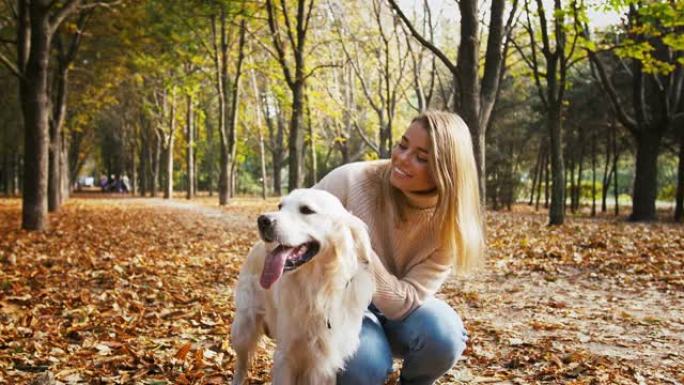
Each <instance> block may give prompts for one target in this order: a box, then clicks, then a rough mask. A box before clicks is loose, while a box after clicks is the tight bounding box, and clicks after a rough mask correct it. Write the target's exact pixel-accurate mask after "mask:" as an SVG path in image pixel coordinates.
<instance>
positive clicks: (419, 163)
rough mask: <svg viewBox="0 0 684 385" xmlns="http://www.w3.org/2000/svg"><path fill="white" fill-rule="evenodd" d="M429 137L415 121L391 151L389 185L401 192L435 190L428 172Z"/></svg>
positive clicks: (432, 179)
mask: <svg viewBox="0 0 684 385" xmlns="http://www.w3.org/2000/svg"><path fill="white" fill-rule="evenodd" d="M429 149H430V137H429V136H428V132H427V130H426V129H425V128H424V127H423V125H422V124H421V123H420V122H418V121H415V122H413V123H411V125H410V126H409V128H408V129H407V130H406V132H405V133H404V135H402V137H401V140H400V141H399V143H398V144H397V145H396V146H394V149H393V150H392V172H391V173H390V183H391V184H392V186H394V187H396V188H398V189H399V190H401V191H402V192H405V193H408V192H427V191H430V190H433V189H434V188H435V180H434V178H433V176H432V173H431V172H430V166H429V163H428V162H429V159H430V150H429Z"/></svg>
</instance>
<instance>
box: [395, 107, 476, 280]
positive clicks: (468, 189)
mask: <svg viewBox="0 0 684 385" xmlns="http://www.w3.org/2000/svg"><path fill="white" fill-rule="evenodd" d="M414 122H418V123H420V124H421V126H423V128H425V130H426V131H427V132H428V136H429V138H430V157H429V163H428V164H429V167H430V172H431V173H432V176H433V178H434V181H435V185H436V188H437V194H438V199H437V206H436V207H435V211H434V214H433V218H434V221H433V223H434V226H435V229H434V230H435V232H436V233H437V234H439V240H440V244H441V247H442V248H445V249H446V250H447V251H448V252H449V253H450V254H451V255H452V258H451V260H452V263H453V266H454V271H455V272H456V273H463V272H467V271H470V270H472V269H474V268H476V267H478V266H480V265H481V263H482V260H483V254H484V249H485V240H484V230H483V223H482V212H481V208H480V190H479V186H478V176H477V166H476V164H475V156H474V154H473V144H472V139H471V136H470V131H469V130H468V126H467V125H466V124H465V122H464V121H463V119H461V117H460V116H458V115H456V114H453V113H449V112H444V111H425V112H423V113H422V114H420V115H418V116H416V117H415V118H413V120H412V121H411V123H414ZM386 181H387V183H389V180H388V179H386ZM391 190H394V189H391ZM391 195H393V198H395V199H396V192H395V193H394V194H391Z"/></svg>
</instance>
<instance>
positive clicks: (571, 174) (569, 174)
mask: <svg viewBox="0 0 684 385" xmlns="http://www.w3.org/2000/svg"><path fill="white" fill-rule="evenodd" d="M568 179H570V186H568ZM564 185H565V186H566V189H565V193H566V194H567V195H566V197H567V196H568V195H570V211H571V212H572V213H573V214H574V213H575V187H576V186H575V159H574V158H573V157H571V156H569V157H568V167H567V168H566V169H565V182H564ZM566 201H567V198H565V199H564V200H563V203H565V202H566ZM566 208H567V207H563V210H564V211H565V210H566Z"/></svg>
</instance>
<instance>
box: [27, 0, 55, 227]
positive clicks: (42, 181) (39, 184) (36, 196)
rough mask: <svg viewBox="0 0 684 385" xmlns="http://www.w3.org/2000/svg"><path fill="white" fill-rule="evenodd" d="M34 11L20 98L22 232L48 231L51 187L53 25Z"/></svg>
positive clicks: (33, 8)
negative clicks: (21, 120)
mask: <svg viewBox="0 0 684 385" xmlns="http://www.w3.org/2000/svg"><path fill="white" fill-rule="evenodd" d="M28 6H29V7H30V8H31V13H30V15H31V16H30V23H31V33H30V39H31V46H30V51H29V53H28V61H27V62H26V70H25V72H24V77H23V79H21V80H20V86H19V94H20V100H21V107H22V112H23V117H24V154H25V159H24V188H23V195H22V228H24V229H27V230H44V229H46V228H47V225H48V223H47V209H48V205H47V184H48V136H49V125H48V115H49V110H48V94H47V91H48V90H47V83H48V58H49V55H50V24H49V18H48V15H47V11H46V10H41V9H40V8H41V7H40V6H39V5H34V4H31V5H28Z"/></svg>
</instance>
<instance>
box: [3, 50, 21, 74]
mask: <svg viewBox="0 0 684 385" xmlns="http://www.w3.org/2000/svg"><path fill="white" fill-rule="evenodd" d="M0 63H2V64H4V65H5V66H6V67H7V69H9V70H10V71H11V72H12V74H14V75H15V76H16V77H18V78H19V79H24V74H22V73H21V71H19V68H17V66H16V65H15V64H14V63H12V61H11V60H9V59H8V58H7V57H6V56H5V55H3V54H2V52H0Z"/></svg>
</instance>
